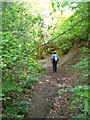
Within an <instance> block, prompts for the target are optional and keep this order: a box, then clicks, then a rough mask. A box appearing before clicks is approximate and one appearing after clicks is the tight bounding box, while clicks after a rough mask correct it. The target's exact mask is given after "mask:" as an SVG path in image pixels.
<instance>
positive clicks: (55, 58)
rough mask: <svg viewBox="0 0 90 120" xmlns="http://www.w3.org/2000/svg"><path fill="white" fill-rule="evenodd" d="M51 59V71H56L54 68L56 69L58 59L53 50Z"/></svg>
mask: <svg viewBox="0 0 90 120" xmlns="http://www.w3.org/2000/svg"><path fill="white" fill-rule="evenodd" d="M51 61H52V64H53V72H56V70H57V62H58V61H59V57H58V55H57V54H56V51H54V53H53V55H52V57H51Z"/></svg>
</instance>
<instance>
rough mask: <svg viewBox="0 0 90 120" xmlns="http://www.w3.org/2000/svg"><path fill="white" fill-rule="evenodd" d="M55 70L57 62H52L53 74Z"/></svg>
mask: <svg viewBox="0 0 90 120" xmlns="http://www.w3.org/2000/svg"><path fill="white" fill-rule="evenodd" d="M56 70H57V61H53V72H56Z"/></svg>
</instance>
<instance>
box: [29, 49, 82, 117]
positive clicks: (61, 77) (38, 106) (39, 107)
mask: <svg viewBox="0 0 90 120" xmlns="http://www.w3.org/2000/svg"><path fill="white" fill-rule="evenodd" d="M79 59H80V54H79V49H78V50H77V51H74V52H73V53H71V54H69V55H67V56H63V57H62V58H61V59H60V61H59V62H58V66H57V72H56V73H53V71H52V64H51V61H50V57H47V58H46V60H45V63H44V62H43V60H39V61H38V62H39V63H40V64H41V65H43V66H45V67H47V71H46V74H45V76H44V77H43V78H41V80H40V82H39V83H36V86H35V91H34V93H33V97H32V99H31V101H30V109H31V110H30V115H29V118H71V117H72V115H74V116H77V113H79V111H78V110H74V111H70V110H69V109H68V107H69V105H70V98H71V97H73V94H72V93H70V92H66V93H63V94H62V95H59V94H58V93H57V91H58V90H59V89H65V88H66V87H67V86H74V85H75V76H74V73H75V70H74V69H72V66H73V65H75V64H76V63H78V61H79Z"/></svg>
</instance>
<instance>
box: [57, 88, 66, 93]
mask: <svg viewBox="0 0 90 120" xmlns="http://www.w3.org/2000/svg"><path fill="white" fill-rule="evenodd" d="M66 91H67V90H64V89H60V90H58V94H62V93H64V92H66Z"/></svg>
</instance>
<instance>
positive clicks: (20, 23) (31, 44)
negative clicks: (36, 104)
mask: <svg viewBox="0 0 90 120" xmlns="http://www.w3.org/2000/svg"><path fill="white" fill-rule="evenodd" d="M4 6H5V7H4ZM2 11H3V17H2V32H1V34H2V41H0V44H1V45H2V46H1V50H2V62H1V63H0V66H1V68H2V84H3V85H2V93H3V96H2V102H3V118H2V119H7V118H9V119H24V118H26V117H28V113H29V107H28V104H27V103H25V101H24V100H23V101H22V104H21V100H22V96H23V95H24V89H25V88H27V89H32V85H33V84H34V83H35V82H37V81H38V76H39V73H40V72H42V71H44V70H45V69H44V68H43V67H42V66H40V65H38V64H37V62H35V60H34V58H36V55H35V53H33V54H32V55H30V54H29V53H30V51H32V49H34V48H35V47H36V46H37V45H38V41H37V40H36V39H37V34H39V33H40V31H39V30H38V26H41V25H42V21H43V20H42V18H41V16H40V15H37V16H34V15H32V14H31V13H29V12H27V9H26V8H25V6H24V4H22V3H19V2H18V3H17V2H16V3H14V2H3V3H2ZM37 23H38V26H36V24H37ZM35 27H36V29H35V30H36V31H35V30H34V28H35ZM36 33H37V34H36ZM33 74H34V75H33ZM35 74H38V75H37V76H36V75H35ZM23 97H24V96H23Z"/></svg>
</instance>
